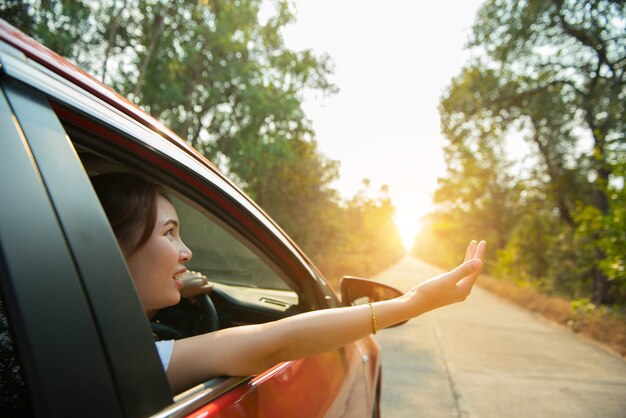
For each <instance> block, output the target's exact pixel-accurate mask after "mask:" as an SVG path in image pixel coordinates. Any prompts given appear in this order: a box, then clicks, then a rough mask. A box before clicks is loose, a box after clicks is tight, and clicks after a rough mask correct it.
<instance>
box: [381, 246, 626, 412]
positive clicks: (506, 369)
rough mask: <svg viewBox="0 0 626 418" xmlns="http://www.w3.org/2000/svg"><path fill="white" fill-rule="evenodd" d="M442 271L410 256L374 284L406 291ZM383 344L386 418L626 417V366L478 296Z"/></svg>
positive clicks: (394, 332)
mask: <svg viewBox="0 0 626 418" xmlns="http://www.w3.org/2000/svg"><path fill="white" fill-rule="evenodd" d="M441 272H442V270H440V269H438V268H436V267H434V266H432V265H429V264H427V263H424V262H422V261H419V260H416V259H414V258H411V257H407V258H405V259H403V260H401V261H400V262H399V263H397V264H396V265H394V266H392V267H391V268H389V269H388V270H386V271H385V272H383V273H381V274H379V275H377V276H376V277H375V279H376V280H379V281H381V282H384V283H388V284H391V285H392V286H395V287H397V288H398V289H401V290H404V291H406V290H408V289H410V288H411V287H413V286H415V285H416V284H417V283H419V282H420V281H422V280H424V279H426V278H429V277H432V276H433V275H436V274H440V273H441ZM376 338H377V340H378V342H379V343H380V345H381V346H382V348H383V392H382V403H381V413H382V415H383V416H384V417H390V418H402V417H407V418H414V417H418V416H419V417H429V418H431V417H432V418H438V417H446V418H447V417H450V418H461V417H463V418H465V417H471V418H474V417H476V418H479V417H484V418H490V417H494V418H495V417H497V418H500V417H506V418H508V417H511V418H516V417H520V418H521V417H524V418H526V417H546V418H553V417H568V418H578V417H580V418H588V417H602V418H613V417H615V418H618V417H619V418H625V417H626V361H624V360H623V359H622V358H621V357H620V356H619V355H617V354H616V353H614V352H612V351H610V350H609V349H608V348H605V347H603V346H601V345H600V344H597V343H594V342H592V341H589V340H586V339H584V338H582V337H580V336H578V335H576V334H574V333H572V332H570V331H569V330H567V329H564V328H561V327H559V326H557V325H553V324H551V323H548V322H546V321H544V320H542V319H541V318H540V317H539V316H538V315H536V314H533V313H531V312H528V311H526V310H524V309H523V308H521V307H518V306H516V305H514V304H511V303H509V302H507V301H504V300H503V299H500V298H499V297H497V296H495V295H493V294H491V293H489V292H488V291H486V290H484V289H481V288H476V289H474V291H473V292H472V294H471V295H470V297H469V298H468V299H467V301H465V302H464V303H461V304H458V305H453V306H449V307H445V308H442V309H440V310H438V311H435V312H430V313H428V314H426V315H424V316H422V317H419V318H416V319H414V320H412V321H410V322H409V323H407V324H405V325H403V326H401V327H399V328H394V329H389V330H384V331H381V332H380V333H379V334H377V335H376Z"/></svg>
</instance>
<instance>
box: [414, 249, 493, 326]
mask: <svg viewBox="0 0 626 418" xmlns="http://www.w3.org/2000/svg"><path fill="white" fill-rule="evenodd" d="M485 248H486V243H485V241H481V242H480V243H477V242H476V241H472V242H471V243H470V244H469V246H468V247H467V250H466V252H465V261H464V262H463V264H461V265H460V266H458V267H457V268H455V269H454V270H452V271H450V272H447V273H444V274H441V275H439V276H436V277H433V278H431V279H428V280H426V281H424V282H422V283H420V284H419V285H418V286H416V287H414V288H413V289H412V290H411V291H410V292H409V293H408V296H409V298H410V299H411V301H412V302H414V303H415V307H416V309H418V311H419V312H418V314H419V313H424V312H428V311H431V310H433V309H437V308H440V307H442V306H446V305H450V304H452V303H457V302H462V301H464V300H465V298H467V296H468V295H469V294H470V292H471V291H472V288H473V287H474V283H476V279H477V278H478V274H479V273H480V270H481V269H482V265H483V263H482V258H483V256H484V254H485Z"/></svg>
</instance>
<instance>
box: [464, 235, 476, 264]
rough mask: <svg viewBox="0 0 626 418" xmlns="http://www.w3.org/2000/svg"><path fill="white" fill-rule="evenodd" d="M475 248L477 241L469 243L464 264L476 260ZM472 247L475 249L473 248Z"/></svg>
mask: <svg viewBox="0 0 626 418" xmlns="http://www.w3.org/2000/svg"><path fill="white" fill-rule="evenodd" d="M475 246H476V241H473V240H472V241H471V242H470V243H469V245H468V246H467V249H466V250H465V259H464V260H463V262H465V261H467V260H470V259H472V258H474V257H473V255H474V254H473V253H474V252H475V251H476V249H475ZM472 247H474V248H472Z"/></svg>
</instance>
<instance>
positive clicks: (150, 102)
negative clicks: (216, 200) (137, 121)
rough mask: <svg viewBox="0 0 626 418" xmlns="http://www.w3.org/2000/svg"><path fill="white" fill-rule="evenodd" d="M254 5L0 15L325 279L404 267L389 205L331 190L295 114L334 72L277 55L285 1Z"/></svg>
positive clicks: (384, 197)
mask: <svg viewBox="0 0 626 418" xmlns="http://www.w3.org/2000/svg"><path fill="white" fill-rule="evenodd" d="M262 3H263V2H262V1H261V0H241V1H237V2H233V1H230V0H203V1H198V0H193V1H189V0H173V1H163V0H105V1H98V2H96V1H80V0H76V1H64V0H51V1H43V0H25V1H14V0H0V13H1V16H2V18H3V19H5V20H7V21H8V22H9V23H11V24H13V25H14V26H16V27H17V28H19V29H21V30H22V31H23V32H25V33H26V34H27V35H30V36H32V37H34V38H35V39H37V40H38V41H40V42H42V43H43V44H44V45H46V46H48V47H49V48H50V49H52V50H54V51H55V52H58V53H60V54H61V55H63V56H65V57H66V58H68V59H70V60H71V61H73V62H74V63H76V64H77V65H79V66H80V67H82V68H84V69H86V70H87V71H88V72H90V73H91V74H94V75H95V76H96V77H97V78H99V79H100V80H101V81H103V82H104V83H105V84H107V85H109V86H112V87H113V88H114V89H115V90H117V91H118V92H120V93H121V94H122V95H124V96H126V97H128V98H129V99H130V100H132V101H133V102H134V103H136V104H137V105H138V106H140V107H142V108H144V109H145V110H146V111H148V112H149V113H150V114H151V115H152V116H154V117H156V118H157V119H159V120H161V121H162V122H163V123H164V124H165V125H166V126H168V127H169V128H171V129H172V130H173V131H175V132H176V133H177V134H178V135H180V136H181V137H182V138H183V139H186V140H187V141H188V142H189V143H190V144H192V145H193V146H194V147H195V148H196V149H197V150H198V151H200V152H201V153H202V154H204V155H205V156H206V157H208V158H209V160H211V161H213V162H215V163H216V164H217V165H218V166H219V167H220V169H221V170H222V171H223V172H224V173H225V174H226V175H227V176H229V177H230V178H231V179H232V180H233V181H234V182H235V183H236V184H237V185H239V186H240V187H241V188H242V189H243V190H244V191H245V192H246V193H248V195H250V196H251V197H252V198H253V199H254V200H255V201H256V202H257V203H259V205H260V206H261V207H262V208H263V209H265V210H266V211H267V212H268V213H269V214H270V215H271V216H272V217H273V218H274V219H275V220H276V221H277V222H278V223H279V224H280V225H281V226H282V227H283V228H284V229H285V230H286V232H287V233H288V234H289V235H290V236H291V237H292V238H294V240H295V241H296V242H297V243H298V245H299V246H300V247H301V248H302V249H303V250H304V251H305V252H306V253H307V254H308V255H309V256H310V257H311V258H312V259H313V261H315V262H316V264H317V265H318V267H320V269H321V270H322V272H323V273H325V274H326V276H327V277H331V278H335V277H337V276H338V275H341V274H343V273H345V272H350V274H355V275H368V274H372V273H374V272H376V271H379V270H381V269H383V268H384V267H386V266H388V265H390V264H391V263H393V262H394V261H396V260H397V259H399V258H400V257H402V256H403V255H404V248H403V246H402V242H401V240H400V237H399V234H398V231H397V230H396V227H395V225H394V223H393V213H394V207H393V206H392V204H391V200H390V198H389V193H388V191H387V190H386V188H384V187H383V188H382V189H381V190H370V188H369V185H368V182H364V185H363V189H362V190H361V191H360V192H359V193H357V194H356V195H355V196H353V197H352V198H348V199H345V198H342V197H341V196H339V193H338V192H337V191H336V190H335V189H334V188H333V187H332V182H333V181H334V180H335V179H336V178H337V176H338V167H339V163H338V162H337V161H333V160H330V159H328V158H327V157H326V156H324V155H323V154H321V153H320V151H319V150H318V146H317V142H316V141H315V133H314V132H313V129H312V127H311V122H310V120H309V119H308V118H307V116H306V115H305V113H304V111H303V110H302V102H303V97H304V94H305V92H315V93H316V94H319V95H332V94H334V93H335V92H336V91H337V87H336V86H335V85H333V84H332V83H331V82H329V80H328V76H329V75H330V74H331V73H332V71H333V62H332V60H331V59H330V57H328V56H327V55H320V56H318V55H315V54H314V53H313V52H312V51H310V50H303V51H294V50H290V49H288V48H287V47H286V46H285V45H284V42H283V39H282V35H281V29H282V28H283V27H285V26H286V25H289V24H290V23H292V22H293V21H294V19H295V16H294V11H293V5H292V4H291V3H290V2H289V1H287V0H276V1H273V2H271V3H270V4H272V5H273V7H274V10H273V11H271V12H268V11H267V10H261V4H262ZM380 237H385V238H384V239H381V238H380Z"/></svg>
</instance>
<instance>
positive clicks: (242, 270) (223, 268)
mask: <svg viewBox="0 0 626 418" xmlns="http://www.w3.org/2000/svg"><path fill="white" fill-rule="evenodd" d="M170 199H171V201H172V203H173V205H174V207H175V208H176V211H177V212H178V217H179V219H180V221H181V237H182V239H183V241H184V242H185V244H186V245H187V246H188V247H189V248H190V249H191V250H192V252H193V257H192V259H191V261H189V262H188V263H187V268H188V270H190V272H191V273H192V274H194V273H195V274H198V275H199V276H202V277H205V278H206V279H207V280H208V281H210V282H211V283H213V285H214V287H215V289H216V290H217V292H218V293H221V294H223V295H224V296H229V297H231V298H232V299H233V300H234V301H237V302H240V303H242V304H246V306H247V307H249V308H254V307H255V306H257V307H260V308H264V309H269V310H274V311H279V312H285V311H287V310H289V309H290V308H293V307H295V306H297V305H299V297H298V293H297V292H296V291H294V289H292V288H291V287H290V285H289V284H288V283H287V281H286V278H285V276H284V275H283V274H281V273H280V270H278V269H277V268H276V267H273V266H271V265H270V262H269V260H267V259H265V258H264V256H263V252H261V251H260V250H258V249H256V248H255V247H254V246H252V245H251V244H249V243H248V242H246V241H245V240H244V239H243V238H242V237H239V236H237V234H235V233H234V232H233V231H230V230H228V229H227V228H226V227H225V226H222V225H221V224H220V222H219V220H218V219H216V218H215V217H214V216H212V215H211V214H210V213H209V212H208V211H205V210H202V209H198V208H196V207H193V206H192V205H190V204H188V203H186V202H185V201H183V200H181V199H180V198H178V197H176V196H170ZM250 322H257V321H250Z"/></svg>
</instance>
